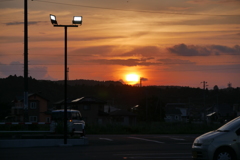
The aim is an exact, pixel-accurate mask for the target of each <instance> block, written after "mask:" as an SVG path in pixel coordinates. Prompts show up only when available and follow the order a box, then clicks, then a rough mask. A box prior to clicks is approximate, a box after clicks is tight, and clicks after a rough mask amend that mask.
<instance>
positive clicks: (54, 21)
mask: <svg viewBox="0 0 240 160" xmlns="http://www.w3.org/2000/svg"><path fill="white" fill-rule="evenodd" d="M50 20H51V22H52V24H53V25H57V24H58V23H57V18H56V16H55V15H52V14H50Z"/></svg>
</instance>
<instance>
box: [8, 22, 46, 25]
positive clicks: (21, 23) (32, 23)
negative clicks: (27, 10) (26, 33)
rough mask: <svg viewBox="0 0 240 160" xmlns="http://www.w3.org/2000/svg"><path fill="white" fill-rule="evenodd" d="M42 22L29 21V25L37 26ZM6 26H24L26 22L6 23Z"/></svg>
mask: <svg viewBox="0 0 240 160" xmlns="http://www.w3.org/2000/svg"><path fill="white" fill-rule="evenodd" d="M41 22H42V21H29V22H28V25H37V24H39V23H41ZM4 24H5V25H7V26H14V25H23V24H24V22H18V21H15V22H8V23H4Z"/></svg>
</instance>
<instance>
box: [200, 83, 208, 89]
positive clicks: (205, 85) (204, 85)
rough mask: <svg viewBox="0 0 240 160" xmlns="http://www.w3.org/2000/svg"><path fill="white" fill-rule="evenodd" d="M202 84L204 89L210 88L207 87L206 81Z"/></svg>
mask: <svg viewBox="0 0 240 160" xmlns="http://www.w3.org/2000/svg"><path fill="white" fill-rule="evenodd" d="M201 83H203V89H204V90H205V89H206V87H207V86H208V85H207V82H206V81H203V82H201Z"/></svg>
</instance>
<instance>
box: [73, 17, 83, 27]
mask: <svg viewBox="0 0 240 160" xmlns="http://www.w3.org/2000/svg"><path fill="white" fill-rule="evenodd" d="M72 23H73V24H79V25H82V16H74V17H73V21H72Z"/></svg>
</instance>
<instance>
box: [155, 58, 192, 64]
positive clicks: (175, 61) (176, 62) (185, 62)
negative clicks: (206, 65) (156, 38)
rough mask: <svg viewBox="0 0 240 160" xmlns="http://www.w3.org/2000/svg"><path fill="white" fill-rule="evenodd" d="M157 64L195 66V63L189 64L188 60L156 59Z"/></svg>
mask: <svg viewBox="0 0 240 160" xmlns="http://www.w3.org/2000/svg"><path fill="white" fill-rule="evenodd" d="M158 61H159V62H161V63H162V64H163V65H171V66H172V65H179V64H181V65H189V64H191V65H192V64H196V63H195V62H191V61H189V60H182V59H170V58H167V59H158Z"/></svg>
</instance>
